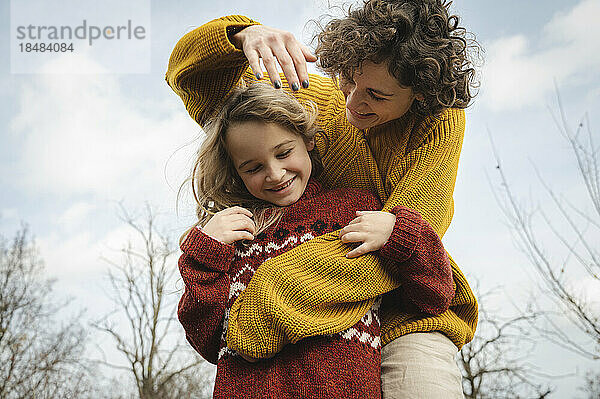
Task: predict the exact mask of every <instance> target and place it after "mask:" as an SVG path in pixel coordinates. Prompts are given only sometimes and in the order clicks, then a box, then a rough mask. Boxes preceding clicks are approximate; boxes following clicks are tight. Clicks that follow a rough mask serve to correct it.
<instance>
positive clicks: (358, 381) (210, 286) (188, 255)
mask: <svg viewBox="0 0 600 399" xmlns="http://www.w3.org/2000/svg"><path fill="white" fill-rule="evenodd" d="M379 208H381V203H380V202H379V200H378V198H377V197H376V196H375V195H374V194H370V193H367V192H362V191H357V190H351V189H337V190H322V188H321V186H320V185H319V183H317V182H316V181H314V180H311V181H310V183H309V186H308V188H307V189H306V191H305V192H304V194H303V195H302V197H301V198H300V200H299V201H298V202H296V203H295V204H293V205H291V206H289V207H286V208H285V211H284V212H285V213H284V216H283V217H282V219H281V220H280V221H279V223H278V224H277V225H275V226H272V227H270V228H269V229H267V230H266V231H265V232H263V233H261V234H259V235H258V236H257V237H256V238H255V240H253V241H252V242H250V243H249V244H248V245H243V244H241V243H239V242H238V243H236V245H235V246H232V245H227V244H224V243H221V242H219V241H217V240H214V239H213V238H211V237H209V236H208V235H206V234H205V233H204V232H202V231H201V230H199V229H193V230H192V231H191V232H190V233H189V235H188V236H187V237H186V239H185V240H184V242H183V243H182V245H181V249H182V251H183V254H182V255H181V257H180V260H179V269H180V272H181V276H182V278H183V281H184V283H185V292H184V294H183V296H182V298H181V300H180V303H179V308H178V316H179V320H180V321H181V323H182V325H183V327H184V329H185V331H186V336H187V339H188V341H189V342H190V343H191V344H192V346H193V347H194V348H195V349H196V350H197V351H198V352H199V353H200V354H201V355H202V356H203V357H204V358H206V359H207V360H208V361H210V362H212V363H216V364H217V377H216V381H215V389H214V392H215V397H223V398H233V397H248V396H253V397H277V398H298V397H302V398H309V397H311V398H313V397H314V398H342V397H343V398H353V397H356V398H376V397H379V396H380V377H379V376H380V362H381V357H380V348H381V339H380V322H379V312H378V308H379V304H380V302H381V300H380V299H379V298H378V299H376V300H375V301H370V303H371V307H370V308H369V309H368V311H367V312H366V313H365V314H363V315H361V316H360V317H359V321H358V322H357V323H356V324H354V325H353V326H352V327H350V328H349V329H347V330H345V331H332V332H331V334H329V335H326V336H323V335H321V336H318V337H313V338H307V339H304V340H302V341H300V342H298V343H296V344H289V345H286V346H284V347H283V348H282V350H281V353H278V354H277V355H276V356H275V357H273V358H271V359H266V360H261V361H260V362H258V363H248V362H246V361H244V360H242V358H241V357H240V356H239V355H238V354H237V353H236V352H235V351H234V350H232V348H234V347H235V346H234V345H232V344H231V343H229V342H228V341H227V338H226V335H225V332H226V330H227V325H228V323H229V322H230V320H231V315H232V314H233V312H234V311H233V310H232V309H231V307H232V305H233V304H234V303H239V301H236V300H237V299H239V298H241V297H242V296H243V295H244V292H245V290H246V287H247V286H248V287H249V286H250V285H252V282H253V281H254V279H255V277H256V275H257V273H260V270H261V268H260V267H259V266H260V265H261V263H262V262H263V261H265V260H266V259H268V258H270V257H274V256H278V255H279V254H281V253H284V252H286V251H289V250H290V249H292V248H294V247H296V248H298V247H299V246H302V245H306V243H307V242H310V240H311V239H312V238H314V237H318V236H323V234H326V235H327V236H330V237H331V239H336V240H337V241H338V242H339V239H337V238H335V237H337V234H338V233H337V231H338V230H339V229H340V228H341V226H344V225H346V224H347V223H349V222H350V221H351V220H352V219H353V218H354V217H355V216H356V215H355V211H356V210H359V209H361V210H377V209H379ZM404 211H407V210H406V209H402V210H399V212H398V215H400V214H403V212H404ZM406 215H408V216H403V217H401V216H397V220H400V219H402V222H399V223H396V224H395V226H394V231H393V234H392V236H391V238H390V240H389V241H388V242H387V243H386V245H385V247H384V248H382V250H381V251H380V252H381V253H380V255H381V256H382V257H385V255H384V252H386V251H387V253H389V254H396V253H411V254H412V255H411V256H410V257H409V258H408V259H405V260H404V261H403V262H402V263H398V262H397V261H396V260H395V259H394V258H385V259H386V261H387V262H389V263H390V267H397V268H401V269H403V272H402V274H403V277H402V278H403V281H402V283H403V284H405V285H406V286H411V287H413V286H414V287H417V286H421V290H420V291H419V290H417V292H416V293H417V295H416V296H414V297H410V292H408V291H407V292H405V293H404V294H405V296H406V297H408V298H409V300H410V301H412V302H413V303H414V305H415V306H417V307H418V308H422V309H438V308H443V307H446V308H447V306H448V304H449V303H450V300H451V299H452V296H453V295H454V291H453V288H452V276H451V272H450V264H449V262H448V259H447V257H445V255H444V251H443V247H442V244H441V242H440V240H439V238H437V237H436V238H434V239H433V240H430V241H428V245H426V246H421V245H419V243H420V242H422V241H423V240H421V238H420V237H419V236H418V235H414V231H425V230H429V231H432V230H431V228H430V227H429V226H428V225H427V223H426V222H425V221H424V220H423V219H422V218H421V217H420V216H419V215H418V213H415V212H406ZM405 228H406V229H408V230H407V231H404V229H405ZM405 237H411V238H412V240H406V239H405ZM303 243H304V244H303ZM342 246H343V247H344V248H345V251H349V250H350V249H351V246H350V245H345V244H344V245H342ZM417 254H418V255H417ZM440 254H441V256H440ZM423 260H426V263H425V266H421V265H416V264H414V262H415V261H423ZM318 273H327V271H323V270H319V269H318V267H317V268H310V267H308V268H307V269H306V271H305V273H302V274H296V275H289V280H288V281H286V284H288V290H289V292H290V295H291V296H297V295H299V293H300V292H301V291H302V290H303V289H304V287H305V284H306V282H305V280H304V278H305V276H316V275H317V274H318ZM286 274H287V273H286ZM427 276H430V277H429V278H428V277H427ZM440 276H444V277H443V278H440ZM318 280H319V281H320V282H321V283H322V288H321V289H322V290H328V289H329V287H330V286H333V287H334V288H339V287H338V286H337V282H338V280H341V281H343V280H344V276H339V275H335V274H330V275H323V276H321V277H320V278H319V279H318ZM388 280H389V278H388ZM258 281H260V279H258ZM311 281H312V280H311ZM396 285H397V284H396V283H395V282H393V281H388V282H387V286H388V287H390V289H391V288H392V287H394V286H396ZM433 292H435V293H436V294H432V293H433ZM267 324H269V328H272V329H282V330H284V331H283V332H277V334H283V335H284V336H287V335H294V334H293V333H291V332H290V331H285V330H286V329H289V328H290V326H287V325H286V324H285V323H279V322H278V321H277V320H274V321H273V322H272V323H267ZM245 349H246V350H244V352H247V353H250V354H252V348H251V347H249V348H245ZM250 393H252V394H250Z"/></svg>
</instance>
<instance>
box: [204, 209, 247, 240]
mask: <svg viewBox="0 0 600 399" xmlns="http://www.w3.org/2000/svg"><path fill="white" fill-rule="evenodd" d="M251 218H252V212H250V211H249V210H247V209H245V208H242V207H241V206H232V207H231V208H227V209H223V210H222V211H219V212H217V213H215V214H214V216H213V217H212V218H211V219H210V220H209V221H208V223H206V225H205V226H204V227H202V231H204V233H206V234H208V235H209V236H211V237H212V238H214V239H215V240H219V241H221V242H223V243H225V244H233V243H234V242H236V241H239V240H254V234H255V233H256V225H255V224H254V221H253V220H252V219H251Z"/></svg>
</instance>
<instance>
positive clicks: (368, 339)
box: [219, 233, 381, 359]
mask: <svg viewBox="0 0 600 399" xmlns="http://www.w3.org/2000/svg"><path fill="white" fill-rule="evenodd" d="M313 238H314V236H313V235H312V234H311V233H305V234H303V235H302V236H300V237H296V236H290V237H288V238H287V239H286V240H285V241H284V242H283V243H281V244H279V245H278V244H276V243H274V242H272V241H271V242H268V243H266V244H265V245H260V244H253V245H251V246H250V247H249V248H248V249H246V250H244V251H240V250H238V249H236V250H235V256H238V257H240V258H247V257H250V256H257V255H258V254H261V253H265V254H269V253H272V252H274V251H278V250H280V249H283V248H285V247H287V246H289V245H290V244H296V243H298V242H300V243H303V242H306V241H309V240H311V239H313ZM294 246H295V245H294ZM269 259H270V258H266V259H265V260H264V262H266V261H267V260H269ZM246 273H250V274H251V275H254V270H252V267H251V266H250V265H248V264H245V265H244V266H243V267H242V268H241V269H240V270H239V271H238V272H237V273H236V274H235V275H234V276H232V277H231V280H230V285H229V300H231V299H233V298H237V297H238V296H239V295H240V294H241V293H242V292H243V291H244V290H245V289H246V285H245V284H244V283H242V281H241V277H242V276H243V275H244V274H246ZM250 277H252V276H250ZM380 305H381V297H379V298H377V299H376V300H375V303H374V304H373V306H372V307H371V309H369V310H368V311H367V313H365V315H364V316H363V317H362V319H361V322H362V323H363V324H364V325H365V326H367V327H368V326H370V325H371V323H372V322H373V320H375V321H376V322H377V323H380V320H379V315H378V314H379V312H378V310H379V306H380ZM229 311H230V308H229V307H228V308H227V309H226V310H225V317H224V319H223V330H222V333H221V342H222V343H224V344H225V345H226V344H227V342H226V338H227V328H228V325H229ZM334 335H337V336H340V337H342V338H344V339H347V340H358V341H359V342H362V343H365V344H368V345H370V346H371V347H373V348H374V349H379V348H381V339H380V338H379V337H375V336H373V335H371V334H369V333H368V332H365V331H359V330H357V329H356V328H354V327H350V328H349V329H347V330H344V331H342V332H339V333H337V334H333V335H331V336H334ZM225 355H228V356H239V354H238V353H237V352H235V351H233V350H231V349H229V348H227V347H226V346H225V347H223V348H221V350H220V351H219V359H221V358H222V357H223V356H225Z"/></svg>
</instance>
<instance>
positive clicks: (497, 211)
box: [0, 0, 600, 398]
mask: <svg viewBox="0 0 600 399" xmlns="http://www.w3.org/2000/svg"><path fill="white" fill-rule="evenodd" d="M15 3H16V1H15ZM18 3H19V4H20V7H23V6H26V8H28V9H32V10H34V9H37V8H38V7H37V6H39V7H41V4H42V3H43V2H41V0H20V1H19V2H18ZM109 3H110V2H98V3H96V4H95V6H94V7H91V8H86V9H82V8H81V7H82V6H81V4H88V5H89V4H93V2H92V1H91V0H87V1H84V2H79V3H78V2H73V3H72V4H71V5H70V6H69V7H63V8H62V9H61V10H60V15H61V18H63V19H64V20H65V21H70V22H72V23H74V24H76V23H79V22H80V21H81V18H82V16H83V17H86V16H87V18H88V19H90V20H92V18H97V19H99V20H106V21H113V20H116V19H117V16H118V13H117V11H116V10H115V8H114V7H110V6H109V5H108V4H109ZM78 4H79V6H78ZM127 4H128V5H129V6H130V7H129V9H128V10H129V12H130V13H131V15H132V16H133V17H135V18H141V19H142V20H144V21H145V24H146V27H147V28H148V29H147V30H148V32H147V33H148V37H147V40H146V42H145V43H148V44H149V48H147V49H146V50H147V53H144V55H140V56H138V55H137V53H135V52H134V53H132V52H130V51H123V52H122V53H121V54H120V55H119V57H123V58H124V59H125V60H127V59H128V58H127V57H130V61H129V62H130V65H135V66H136V67H137V66H138V64H139V65H140V66H139V68H138V73H114V72H113V71H111V70H110V68H108V70H107V67H106V65H105V64H103V62H106V61H107V60H108V61H110V58H108V59H107V58H106V57H110V55H109V56H106V55H104V58H98V57H96V58H94V57H91V56H90V55H89V54H86V53H85V52H83V53H82V54H81V56H80V57H77V58H76V60H75V62H69V63H65V62H64V61H61V59H57V60H54V61H52V62H49V63H44V62H41V63H40V65H39V68H38V67H36V68H38V69H37V71H36V72H35V73H26V74H21V73H13V72H14V71H12V70H11V57H10V56H9V55H10V38H11V35H14V32H13V30H11V29H12V28H11V22H15V21H13V19H15V18H16V17H15V16H14V15H13V18H11V8H10V5H11V2H9V1H3V2H1V3H0V14H1V15H2V21H4V22H5V23H3V24H2V25H1V27H0V29H2V30H3V32H2V34H1V36H0V51H1V52H2V54H5V56H4V57H1V59H2V61H1V62H0V85H1V86H0V87H2V90H1V91H0V104H1V106H0V126H1V128H0V129H1V130H0V185H1V186H2V187H3V188H2V194H1V195H0V232H1V233H2V234H4V235H5V236H10V235H12V234H13V233H14V231H16V229H17V228H18V227H19V226H20V224H21V223H23V222H24V223H27V224H28V226H29V228H30V230H31V232H32V233H33V234H34V235H35V239H36V243H37V245H38V247H39V250H40V255H41V257H42V258H43V259H44V260H45V264H46V273H47V275H48V277H51V278H55V279H56V281H57V283H56V287H57V290H58V292H59V293H60V294H61V295H65V296H70V297H72V298H74V304H75V305H76V306H80V307H82V308H85V309H87V310H86V315H87V317H89V318H94V317H95V316H99V315H102V314H104V313H107V312H108V311H110V310H111V306H112V305H111V304H110V302H109V300H108V298H107V294H106V289H107V287H106V278H105V274H106V270H107V267H108V264H107V262H106V261H104V260H103V258H112V257H116V256H117V250H118V249H119V248H121V246H122V245H123V243H124V242H126V241H127V240H128V239H129V238H130V237H132V233H131V232H130V231H129V229H128V228H127V227H126V226H124V224H123V223H122V221H121V220H120V219H119V218H118V209H119V204H123V206H124V207H125V208H126V209H128V210H129V211H130V212H132V213H134V214H142V213H143V209H144V206H145V204H149V205H150V206H151V207H152V208H153V209H154V211H155V212H156V213H157V214H158V215H159V220H160V223H161V225H162V226H164V229H165V231H166V232H167V233H168V234H169V235H170V236H172V237H173V240H174V241H176V240H177V239H178V237H179V235H180V234H181V233H182V232H183V231H184V230H185V228H186V227H187V226H189V225H190V224H192V223H193V222H194V215H193V212H194V209H193V204H192V202H191V201H190V197H189V195H188V196H186V195H184V196H183V198H182V199H181V201H180V202H179V204H178V206H177V191H178V188H179V186H180V185H181V183H182V182H183V180H184V179H185V178H186V177H187V175H188V173H189V171H190V167H191V162H192V157H193V154H194V152H195V150H196V149H197V148H198V145H199V134H200V128H199V127H198V126H197V125H196V124H195V123H194V122H193V121H192V120H191V119H190V118H189V116H188V114H187V112H186V111H185V109H184V107H183V104H182V102H181V100H180V99H179V98H178V97H177V96H176V95H175V94H174V93H173V92H172V91H171V90H170V88H169V87H168V86H167V85H166V83H165V81H164V74H165V71H166V66H167V63H168V58H169V55H170V52H171V50H172V48H173V47H174V45H175V43H176V42H177V40H178V39H179V38H180V37H181V36H183V35H184V34H185V33H187V32H189V31H190V30H192V29H193V28H195V27H198V26H200V25H201V24H203V23H205V22H207V21H209V20H211V19H213V18H217V17H220V16H223V15H229V14H243V15H247V16H249V17H252V18H254V19H256V20H258V21H260V22H261V23H263V24H265V25H270V26H273V27H277V28H280V29H285V30H289V31H291V32H292V33H294V34H295V35H296V36H297V37H298V38H300V39H301V40H302V41H304V42H305V43H307V44H309V42H310V38H311V32H312V30H313V27H314V25H311V24H307V21H309V20H311V19H317V18H319V17H320V16H321V15H323V14H326V13H331V10H329V9H328V4H330V5H331V4H333V5H337V4H342V3H341V2H339V1H329V2H327V1H326V0H309V1H303V2H299V1H275V0H269V1H263V2H262V3H260V5H259V6H258V5H257V4H258V3H257V2H256V1H253V2H250V1H237V0H232V1H229V2H226V3H225V4H222V2H215V1H204V0H197V1H189V0H187V1H184V0H179V1H177V0H175V1H172V2H169V3H167V2H159V1H151V2H150V1H148V0H135V1H132V2H130V3H127ZM13 7H16V6H13ZM452 10H454V12H456V13H457V14H459V15H460V16H461V18H462V22H463V24H464V25H465V26H466V27H467V29H468V30H469V31H471V32H474V33H475V35H476V39H477V41H478V42H479V43H480V44H481V46H482V47H483V48H484V50H485V51H484V52H483V53H482V56H483V57H482V58H483V62H482V63H481V65H479V66H478V75H479V78H480V80H481V87H480V89H479V93H478V95H477V97H476V98H475V100H474V102H473V105H472V106H471V107H469V108H468V109H467V111H466V114H467V128H466V132H465V139H464V144H463V149H462V155H461V161H460V165H459V172H458V177H457V182H456V187H455V195H454V199H455V213H454V219H453V222H452V225H451V227H450V229H449V231H448V232H447V233H446V235H445V236H444V239H443V242H444V245H445V246H446V248H447V250H448V251H449V252H450V254H451V255H452V257H453V258H454V260H455V261H457V263H458V264H459V266H460V267H461V269H462V270H463V272H464V273H465V274H466V275H467V278H468V279H469V281H471V282H473V283H474V282H475V281H477V282H478V285H479V286H480V289H481V290H482V291H486V290H489V289H492V288H495V287H499V289H498V291H497V292H499V293H497V294H496V295H495V296H493V297H492V298H491V299H490V302H489V303H487V304H486V306H487V307H488V308H489V309H490V310H492V311H493V312H496V313H497V314H498V315H502V316H508V315H510V314H512V312H514V306H515V304H517V305H520V304H523V303H524V300H525V298H527V297H529V296H531V295H539V290H538V286H539V284H538V283H537V281H538V280H537V278H536V274H535V271H534V270H533V268H532V267H531V266H530V265H529V263H528V262H527V258H526V256H525V255H524V254H523V253H522V252H521V251H520V250H519V249H518V248H517V246H516V243H515V239H514V234H512V233H511V230H510V228H509V226H508V222H507V220H506V218H505V216H504V215H503V213H502V211H501V208H500V206H499V204H498V201H497V200H496V199H495V198H494V192H496V193H500V192H501V185H500V181H499V176H498V172H497V169H496V165H497V162H496V160H495V159H494V154H493V150H492V145H491V144H490V143H491V140H493V142H494V146H495V149H496V151H497V154H498V156H499V157H500V159H501V163H502V170H503V171H504V173H505V174H506V176H507V178H508V180H509V182H510V184H511V187H513V189H514V192H515V193H516V194H517V196H518V197H519V198H520V200H521V201H522V203H523V204H530V206H532V207H540V208H541V209H544V210H545V211H546V212H547V213H548V214H549V215H552V216H556V215H557V214H558V212H557V210H556V208H555V207H553V206H552V203H551V201H550V200H549V197H548V194H547V191H546V190H545V189H544V188H543V185H542V183H541V181H540V178H539V177H538V176H537V175H536V170H539V171H540V175H541V176H542V179H543V181H544V182H545V183H547V184H548V186H550V187H551V188H552V190H554V191H555V192H556V193H558V194H560V195H563V196H564V197H565V198H567V199H568V200H569V201H571V202H572V203H573V204H576V205H577V206H580V207H581V208H582V209H584V210H588V211H591V204H590V203H589V201H587V196H586V193H585V190H584V187H583V185H582V184H581V182H580V179H579V176H578V172H577V164H576V160H575V159H574V157H573V154H572V151H571V150H570V148H569V145H568V142H567V141H566V140H565V138H564V137H563V136H562V135H561V134H560V131H559V129H558V128H557V126H556V124H555V122H554V120H553V115H557V112H558V100H557V90H558V92H559V93H560V98H561V101H562V104H563V108H564V112H565V115H566V116H567V120H568V123H569V125H570V126H571V127H572V128H575V127H576V126H577V124H578V123H579V122H580V120H582V118H583V117H584V116H585V115H587V118H588V119H587V121H589V125H590V126H591V130H592V131H595V132H597V131H598V129H599V127H600V115H598V113H597V111H596V110H598V109H600V74H599V73H598V71H600V42H599V41H598V40H595V39H594V38H597V37H600V25H598V24H597V22H596V18H597V16H598V15H600V0H581V1H557V0H550V1H543V2H542V1H528V2H522V1H516V0H508V1H504V2H482V1H475V0H456V1H454V3H453V5H452ZM13 11H14V10H13ZM54 12H55V13H57V14H58V12H57V11H54ZM41 18H44V15H43V14H42V16H41ZM48 18H50V17H48ZM115 23H116V22H115ZM143 57H146V58H143ZM57 69H58V70H63V71H78V73H74V72H69V73H62V74H56V73H51V72H52V71H55V70H57ZM313 71H314V69H313ZM82 72H83V73H82ZM596 137H597V134H596ZM536 223H539V224H538V225H536V226H539V232H540V237H542V238H544V239H546V241H545V242H546V243H548V244H547V245H548V247H547V248H546V249H547V250H548V251H549V252H550V253H551V254H552V255H553V256H556V259H557V260H558V261H560V260H561V259H563V258H564V256H565V255H564V253H562V252H561V250H560V249H559V248H560V246H559V245H556V243H555V242H554V241H552V240H553V239H552V237H551V234H550V233H549V232H548V229H547V228H545V227H544V224H543V222H542V221H541V220H539V219H538V220H537V222H536ZM557 223H559V225H558V226H559V229H562V228H563V226H564V222H557ZM564 228H565V229H567V228H568V227H564ZM596 237H597V235H596ZM173 262H174V263H173V267H176V264H175V260H174V261H173ZM572 284H574V285H575V286H577V287H579V288H580V289H581V292H582V295H588V296H590V298H591V299H590V300H591V301H596V303H598V301H599V300H600V295H598V292H600V287H599V286H598V285H597V284H594V283H593V282H592V281H590V280H589V279H585V278H583V277H581V276H580V275H578V274H574V278H573V281H572ZM178 288H180V287H178ZM176 289H177V288H176ZM174 295H177V292H175V293H174ZM594 295H595V296H594ZM573 334H575V333H573ZM558 359H560V362H558V361H557V360H558ZM531 363H533V364H536V365H538V366H539V367H541V368H542V369H543V371H544V372H546V373H547V374H551V375H569V376H568V377H563V378H558V379H554V380H553V381H552V384H553V385H554V386H555V387H556V391H555V394H554V396H553V397H557V398H562V397H573V396H574V395H575V394H576V387H577V385H578V384H580V382H581V376H582V375H583V372H584V371H585V370H586V369H588V368H593V369H595V370H596V371H599V370H600V365H598V364H593V363H590V362H586V361H584V360H582V359H581V358H578V357H577V356H575V355H573V354H571V353H569V352H566V351H564V350H562V349H560V348H558V347H556V346H553V345H551V344H548V343H545V342H540V343H539V345H538V346H537V347H536V351H535V353H534V354H533V355H532V357H531Z"/></svg>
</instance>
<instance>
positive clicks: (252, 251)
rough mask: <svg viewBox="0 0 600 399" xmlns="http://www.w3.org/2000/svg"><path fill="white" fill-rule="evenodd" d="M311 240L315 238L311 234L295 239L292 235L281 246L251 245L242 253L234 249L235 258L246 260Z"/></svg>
mask: <svg viewBox="0 0 600 399" xmlns="http://www.w3.org/2000/svg"><path fill="white" fill-rule="evenodd" d="M313 238H315V236H313V235H312V233H305V234H303V235H301V236H300V237H296V236H293V235H292V236H289V237H288V238H286V239H285V241H284V242H282V243H281V244H277V243H274V242H272V241H270V242H268V243H267V244H266V245H264V246H263V245H260V244H258V243H257V244H252V245H251V246H250V247H248V249H246V250H244V251H240V250H238V249H236V250H235V256H237V257H240V258H247V257H250V256H256V255H259V254H261V253H263V252H264V253H266V254H270V253H271V252H274V251H279V250H280V249H283V248H285V247H288V246H289V245H290V244H296V243H298V242H300V243H301V244H302V243H303V242H306V241H309V240H312V239H313ZM294 246H295V245H294Z"/></svg>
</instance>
